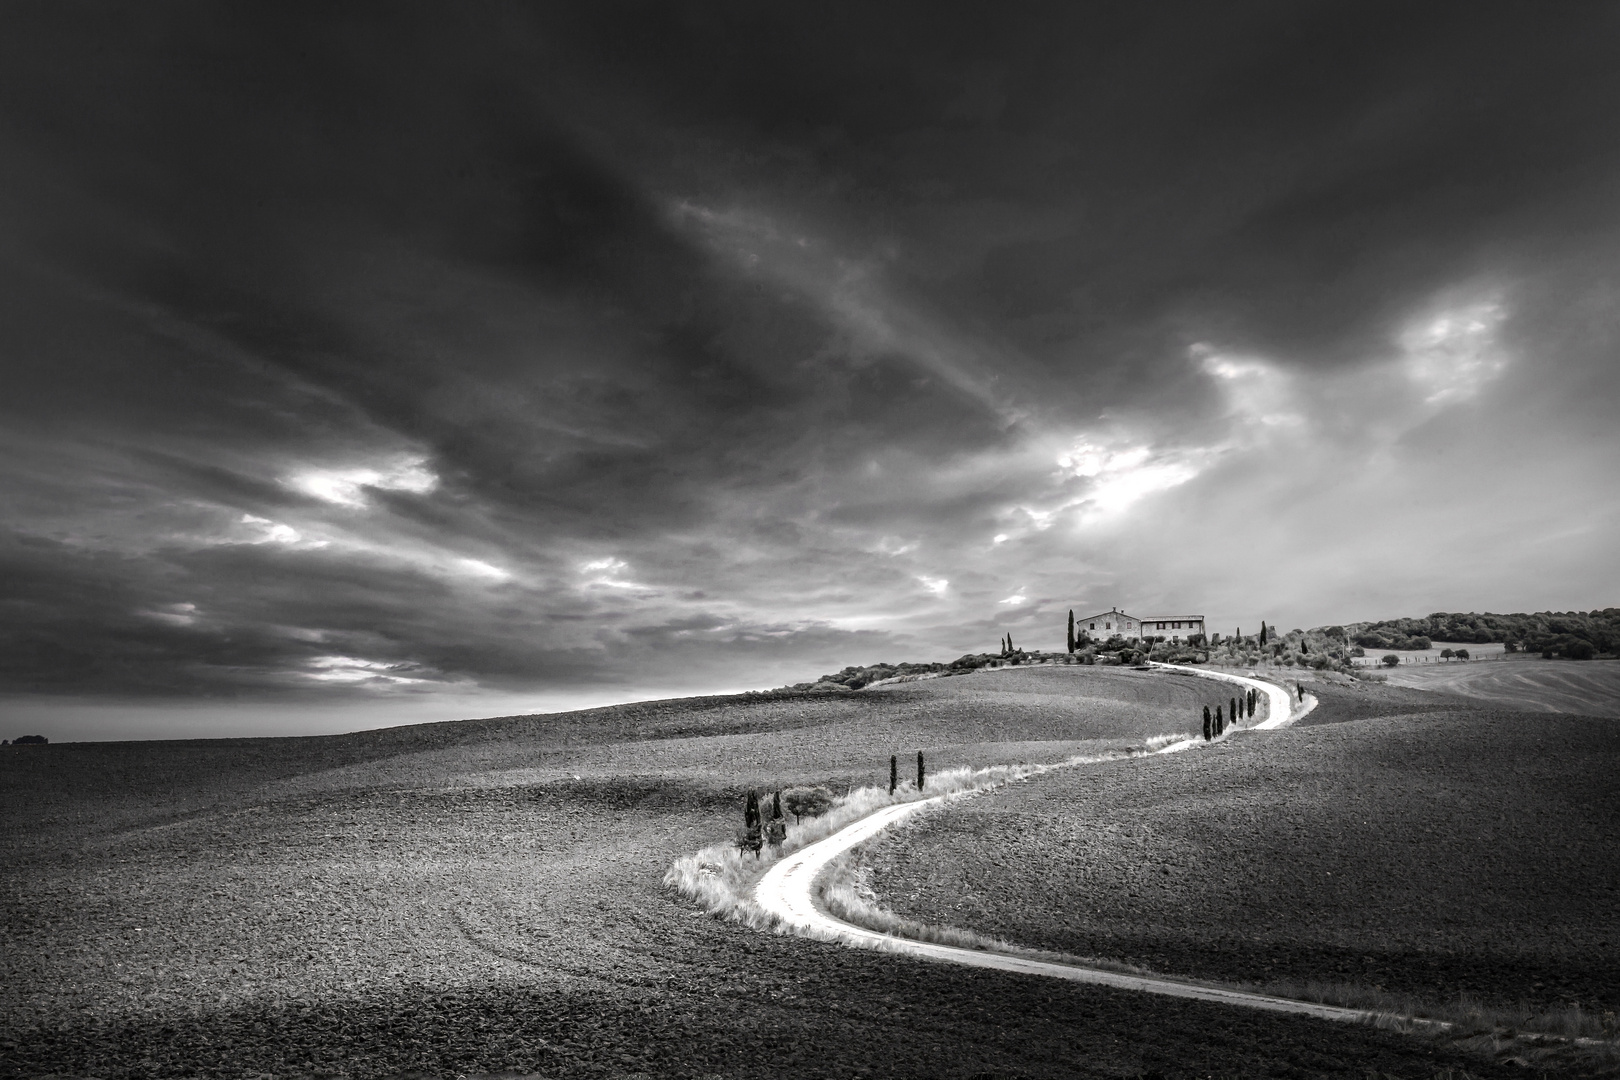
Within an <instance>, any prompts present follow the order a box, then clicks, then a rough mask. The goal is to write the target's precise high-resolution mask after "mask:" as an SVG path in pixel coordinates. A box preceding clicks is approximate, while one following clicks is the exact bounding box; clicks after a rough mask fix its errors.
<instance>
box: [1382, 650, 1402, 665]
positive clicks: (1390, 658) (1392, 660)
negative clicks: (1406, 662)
mask: <svg viewBox="0 0 1620 1080" xmlns="http://www.w3.org/2000/svg"><path fill="white" fill-rule="evenodd" d="M1400 662H1401V658H1400V657H1398V656H1396V655H1395V654H1394V653H1390V654H1388V655H1387V656H1385V657H1384V666H1385V667H1394V666H1395V665H1396V664H1399V663H1400Z"/></svg>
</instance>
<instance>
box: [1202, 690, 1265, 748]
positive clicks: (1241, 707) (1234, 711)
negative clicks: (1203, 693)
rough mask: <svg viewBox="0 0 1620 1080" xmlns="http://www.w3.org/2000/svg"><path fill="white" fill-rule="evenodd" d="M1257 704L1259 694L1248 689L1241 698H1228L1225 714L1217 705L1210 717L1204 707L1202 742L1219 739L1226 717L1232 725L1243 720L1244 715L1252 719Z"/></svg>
mask: <svg viewBox="0 0 1620 1080" xmlns="http://www.w3.org/2000/svg"><path fill="white" fill-rule="evenodd" d="M1259 704H1260V692H1259V691H1258V690H1255V689H1253V688H1250V689H1249V690H1248V691H1247V692H1245V693H1244V695H1243V697H1242V698H1228V699H1227V701H1226V709H1227V711H1226V712H1225V713H1222V712H1221V707H1220V706H1219V705H1217V706H1215V713H1214V715H1213V716H1212V715H1210V711H1209V706H1208V705H1205V706H1204V741H1206V742H1208V741H1209V740H1210V739H1218V738H1220V736H1221V733H1222V732H1224V731H1225V730H1226V724H1227V720H1226V718H1227V717H1231V722H1232V723H1234V724H1235V723H1237V722H1238V721H1239V720H1241V719H1243V717H1244V714H1245V713H1247V714H1248V716H1249V718H1250V719H1253V717H1254V710H1255V707H1256V706H1258V705H1259Z"/></svg>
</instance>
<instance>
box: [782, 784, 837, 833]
mask: <svg viewBox="0 0 1620 1080" xmlns="http://www.w3.org/2000/svg"><path fill="white" fill-rule="evenodd" d="M832 804H833V793H832V792H830V791H828V790H827V789H826V788H824V787H792V788H788V789H787V790H786V791H784V792H782V808H783V809H784V810H786V811H787V812H788V813H790V814H792V815H793V820H794V822H795V823H797V824H801V825H802V824H803V823H804V819H805V818H807V817H820V816H821V815H822V814H825V813H826V812H827V811H828V810H830V809H832Z"/></svg>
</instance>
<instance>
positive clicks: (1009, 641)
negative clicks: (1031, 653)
mask: <svg viewBox="0 0 1620 1080" xmlns="http://www.w3.org/2000/svg"><path fill="white" fill-rule="evenodd" d="M1017 651H1018V649H1017V648H1016V647H1014V645H1013V643H1012V631H1011V630H1009V631H1007V655H1008V656H1011V655H1012V654H1013V653H1015V652H1017Z"/></svg>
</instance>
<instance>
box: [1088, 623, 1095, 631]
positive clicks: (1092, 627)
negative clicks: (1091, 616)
mask: <svg viewBox="0 0 1620 1080" xmlns="http://www.w3.org/2000/svg"><path fill="white" fill-rule="evenodd" d="M1088 629H1091V630H1095V629H1097V624H1096V623H1092V624H1091V626H1090V627H1089V628H1088Z"/></svg>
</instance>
